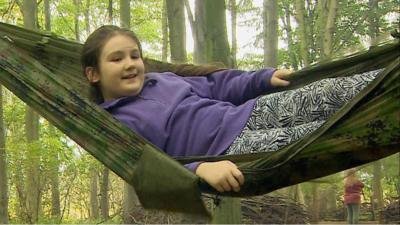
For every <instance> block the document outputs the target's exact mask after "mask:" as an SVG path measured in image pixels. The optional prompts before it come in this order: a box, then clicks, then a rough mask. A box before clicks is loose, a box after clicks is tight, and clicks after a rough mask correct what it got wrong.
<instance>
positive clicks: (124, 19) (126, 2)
mask: <svg viewBox="0 0 400 225" xmlns="http://www.w3.org/2000/svg"><path fill="white" fill-rule="evenodd" d="M119 4H120V5H119V10H120V21H121V27H124V28H128V29H130V28H131V6H130V0H120V2H119Z"/></svg>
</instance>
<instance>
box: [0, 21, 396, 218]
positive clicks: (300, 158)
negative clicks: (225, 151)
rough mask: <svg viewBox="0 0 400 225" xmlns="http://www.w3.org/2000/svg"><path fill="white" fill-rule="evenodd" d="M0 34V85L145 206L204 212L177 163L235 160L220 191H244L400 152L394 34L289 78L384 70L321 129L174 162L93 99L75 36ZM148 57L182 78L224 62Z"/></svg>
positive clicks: (151, 64) (15, 30) (193, 183)
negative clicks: (282, 143)
mask: <svg viewBox="0 0 400 225" xmlns="http://www.w3.org/2000/svg"><path fill="white" fill-rule="evenodd" d="M0 37H2V40H0V83H2V84H4V85H5V86H6V87H7V88H8V89H9V90H11V91H12V92H13V93H14V94H15V95H17V96H18V97H19V98H21V99H22V100H23V101H24V102H26V103H27V104H28V105H29V106H31V107H32V108H34V109H35V110H36V111H37V112H38V113H40V114H41V115H42V116H43V117H45V118H46V119H47V120H49V121H50V122H51V123H52V124H54V125H55V126H56V127H58V128H59V129H60V130H61V131H62V132H64V133H65V134H66V135H68V136H69V137H70V138H71V139H73V140H74V141H75V142H76V143H78V144H79V145H80V146H82V147H83V148H84V149H86V150H87V151H88V152H89V153H90V154H92V155H93V156H94V157H96V158H97V159H98V160H99V161H101V162H102V163H103V164H104V165H105V166H107V167H108V168H110V169H111V170H112V171H113V172H115V173H116V174H117V175H119V176H120V177H121V178H122V179H124V180H125V181H127V182H128V183H129V184H131V185H133V186H134V188H135V190H136V192H137V194H138V197H139V200H140V201H141V203H142V205H143V206H144V207H145V208H155V209H167V210H171V211H181V212H186V213H195V214H201V215H208V212H207V211H206V209H205V207H204V204H203V203H202V201H201V198H200V193H201V191H203V192H209V193H215V190H213V189H212V188H211V187H210V186H209V185H208V184H207V183H205V182H204V181H202V180H200V179H199V178H198V177H197V176H195V175H194V174H193V173H192V172H190V171H188V170H187V169H186V168H184V167H183V166H182V165H181V164H180V163H188V162H193V161H216V160H221V159H229V160H232V161H234V162H236V163H238V165H239V167H240V169H241V170H242V171H243V172H244V175H245V177H246V182H245V184H244V186H243V187H242V188H241V191H240V192H238V193H236V192H225V193H223V194H222V195H229V196H251V195H258V194H263V193H267V192H270V191H273V190H276V189H279V188H281V187H285V186H289V185H293V184H296V183H300V182H304V181H307V180H310V179H314V178H318V177H322V176H326V175H329V174H332V173H335V172H338V171H341V170H344V169H347V168H350V167H354V166H357V165H361V164H365V163H368V162H371V161H374V160H378V159H380V158H383V157H385V156H388V155H391V154H394V153H396V152H399V146H400V141H399V140H400V123H399V120H400V116H399V109H400V101H399V88H400V78H399V73H400V66H399V55H400V53H399V51H398V48H399V47H400V45H399V43H398V41H395V42H390V43H385V44H384V45H382V46H377V47H374V48H371V49H370V50H369V51H367V52H361V53H356V54H354V55H351V56H347V57H346V58H343V59H337V60H334V61H331V62H326V63H322V64H316V65H313V66H311V67H308V68H305V69H303V70H301V71H297V72H295V73H294V74H293V76H291V82H292V84H293V87H292V88H295V87H301V86H304V85H306V84H308V83H310V82H312V81H316V80H319V79H322V78H326V77H337V76H347V75H351V74H354V73H357V72H362V71H367V70H372V69H377V68H385V70H384V71H383V72H381V74H380V76H379V78H378V79H376V80H375V81H374V82H372V83H371V85H369V86H368V87H367V88H365V89H364V90H363V91H362V92H361V93H360V94H359V95H357V96H356V98H354V99H353V100H351V102H350V103H349V104H346V106H345V107H343V108H342V109H341V110H340V111H339V112H338V113H336V114H335V115H334V116H332V117H331V118H330V119H329V120H328V121H327V123H326V124H325V125H324V126H323V127H321V128H320V129H318V130H317V131H315V132H313V133H312V134H310V135H309V136H307V137H305V138H303V139H301V140H299V141H298V142H295V143H292V144H290V145H289V146H286V147H285V148H283V149H281V150H279V151H276V152H267V153H256V154H246V155H235V156H218V157H185V158H177V159H176V160H174V159H172V158H171V157H169V156H168V155H166V154H165V153H164V152H162V151H160V150H159V149H157V148H156V147H155V146H154V145H152V144H151V143H149V142H148V141H146V140H144V139H143V138H141V137H140V136H139V135H137V134H135V133H134V132H132V131H131V130H130V129H129V128H128V127H126V126H124V125H123V124H121V123H120V122H118V121H117V120H116V119H114V118H113V117H112V116H111V115H110V114H109V113H108V112H106V111H105V110H103V109H101V108H100V107H98V106H97V105H96V104H95V103H94V102H93V98H92V96H91V95H90V92H89V91H88V90H89V84H88V82H86V81H85V78H84V76H83V75H82V71H81V68H80V66H79V52H80V49H81V44H79V43H76V42H72V41H68V40H65V39H62V38H59V37H56V36H53V35H49V34H43V33H40V32H35V31H30V30H26V29H23V28H19V27H15V26H12V25H8V24H2V23H0ZM145 62H146V66H147V67H146V68H148V69H149V71H155V72H162V71H171V72H175V73H177V74H178V75H182V76H187V75H190V74H193V75H206V74H208V73H210V72H212V71H216V70H219V69H221V68H220V67H217V66H206V67H204V66H193V65H188V64H185V65H173V64H165V63H161V62H157V61H154V60H151V59H147V60H146V61H145ZM282 90H283V89H282ZM178 161H179V162H180V163H179V162H178ZM188 205H190V207H188Z"/></svg>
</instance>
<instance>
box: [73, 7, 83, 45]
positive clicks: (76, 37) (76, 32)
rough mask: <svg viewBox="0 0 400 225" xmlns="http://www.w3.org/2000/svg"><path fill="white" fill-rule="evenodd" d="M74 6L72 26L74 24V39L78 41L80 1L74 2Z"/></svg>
mask: <svg viewBox="0 0 400 225" xmlns="http://www.w3.org/2000/svg"><path fill="white" fill-rule="evenodd" d="M74 5H75V13H74V24H75V39H76V41H80V40H81V38H80V30H79V16H80V8H81V0H74Z"/></svg>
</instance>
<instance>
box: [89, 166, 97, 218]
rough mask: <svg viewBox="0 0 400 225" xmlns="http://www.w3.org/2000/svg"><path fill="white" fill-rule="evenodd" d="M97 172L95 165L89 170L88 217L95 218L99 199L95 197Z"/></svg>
mask: <svg viewBox="0 0 400 225" xmlns="http://www.w3.org/2000/svg"><path fill="white" fill-rule="evenodd" d="M98 175H99V173H98V170H97V168H96V167H95V166H93V167H92V169H91V172H90V218H91V219H94V220H97V219H98V218H99V200H98V198H97V183H98V182H97V181H98V179H97V177H98Z"/></svg>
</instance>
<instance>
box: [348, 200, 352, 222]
mask: <svg viewBox="0 0 400 225" xmlns="http://www.w3.org/2000/svg"><path fill="white" fill-rule="evenodd" d="M347 222H348V223H349V224H353V207H352V204H348V205H347Z"/></svg>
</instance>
